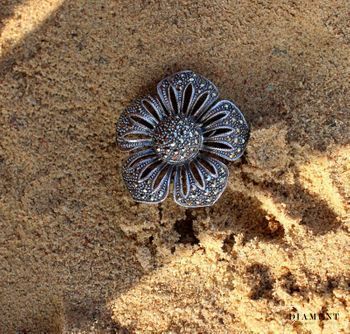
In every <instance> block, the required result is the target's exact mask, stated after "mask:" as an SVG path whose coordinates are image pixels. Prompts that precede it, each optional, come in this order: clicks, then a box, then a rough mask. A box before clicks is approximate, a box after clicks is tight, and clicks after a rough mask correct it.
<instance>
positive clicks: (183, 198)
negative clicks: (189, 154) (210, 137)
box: [174, 157, 229, 208]
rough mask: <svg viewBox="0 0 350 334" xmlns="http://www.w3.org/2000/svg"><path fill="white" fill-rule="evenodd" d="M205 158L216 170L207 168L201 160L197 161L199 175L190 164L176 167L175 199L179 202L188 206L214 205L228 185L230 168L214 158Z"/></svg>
mask: <svg viewBox="0 0 350 334" xmlns="http://www.w3.org/2000/svg"><path fill="white" fill-rule="evenodd" d="M205 160H206V162H207V163H209V164H210V165H211V166H212V169H213V170H214V171H215V172H211V171H210V170H209V169H207V168H205V166H204V165H203V164H202V163H200V160H197V161H196V162H195V166H196V168H197V176H196V175H194V172H193V170H192V168H191V166H190V165H189V164H186V165H183V166H178V167H177V168H176V171H175V181H174V200H175V202H176V203H177V204H179V205H181V206H184V207H188V208H195V207H204V206H210V205H213V204H214V203H215V202H216V201H217V200H218V199H219V198H220V196H221V194H222V193H223V191H224V190H225V188H226V185H227V179H228V175H229V172H228V169H227V167H226V166H225V165H224V164H223V163H222V162H220V161H219V160H216V159H214V158H210V157H206V158H205ZM198 177H199V178H201V179H202V181H199V180H198ZM201 182H202V184H201Z"/></svg>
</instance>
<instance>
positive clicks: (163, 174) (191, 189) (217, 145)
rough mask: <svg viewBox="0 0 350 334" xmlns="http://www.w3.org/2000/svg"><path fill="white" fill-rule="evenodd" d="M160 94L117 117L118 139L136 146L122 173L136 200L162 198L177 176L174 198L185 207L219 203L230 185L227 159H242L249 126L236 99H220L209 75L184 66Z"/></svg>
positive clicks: (160, 85) (128, 146)
mask: <svg viewBox="0 0 350 334" xmlns="http://www.w3.org/2000/svg"><path fill="white" fill-rule="evenodd" d="M157 92H158V96H147V97H144V98H141V99H139V100H136V101H135V102H134V103H133V104H132V105H130V106H129V107H128V108H126V110H125V111H124V112H123V113H122V114H121V116H120V118H119V120H118V122H117V143H118V145H119V147H120V148H121V149H123V150H130V151H135V153H134V154H133V155H131V156H130V157H129V158H128V159H127V160H126V162H125V164H124V166H123V169H122V174H123V179H124V181H125V184H126V186H127V188H128V189H129V191H130V193H131V195H132V197H133V199H134V200H135V201H138V202H144V203H159V202H162V201H163V200H164V199H165V198H166V197H167V195H168V193H169V188H170V183H171V180H172V179H173V178H174V187H173V191H174V200H175V202H176V203H177V204H179V205H181V206H184V207H202V206H209V205H212V204H214V203H215V202H216V201H217V200H218V199H219V197H220V196H221V194H222V193H223V191H224V190H225V187H226V185H227V179H228V175H229V172H228V168H227V167H226V165H225V164H224V163H223V162H222V160H223V159H225V160H228V161H234V160H237V159H238V158H240V157H241V156H242V154H243V152H244V150H245V147H246V145H247V140H248V138H249V126H248V124H247V122H246V120H245V119H244V116H243V114H242V113H241V112H240V110H239V109H238V108H237V107H236V106H235V104H234V103H233V102H232V101H229V100H218V89H217V88H216V86H215V85H214V84H213V83H211V82H210V81H209V80H207V79H206V78H204V77H202V76H200V75H198V74H196V73H193V72H192V71H182V72H178V73H175V74H174V75H171V76H170V77H167V78H165V79H163V80H162V81H160V82H159V83H158V86H157Z"/></svg>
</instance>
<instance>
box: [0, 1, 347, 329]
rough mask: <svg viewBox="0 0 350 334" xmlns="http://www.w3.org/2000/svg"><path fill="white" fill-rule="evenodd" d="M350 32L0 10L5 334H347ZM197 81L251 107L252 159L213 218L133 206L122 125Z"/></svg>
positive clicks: (302, 20)
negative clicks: (168, 82)
mask: <svg viewBox="0 0 350 334" xmlns="http://www.w3.org/2000/svg"><path fill="white" fill-rule="evenodd" d="M349 15H350V3H349V1H347V0H338V1H309V0H304V1H229V0H210V1H207V0H203V1H185V0H182V1H140V0H138V1H130V0H129V1H121V0H120V1H107V0H106V1H104V0H101V1H81V0H75V1H73V0H72V1H70V0H66V1H63V0H41V1H39V0H27V1H21V0H16V1H13V0H0V22H1V23H0V32H1V36H0V52H1V58H0V111H1V114H0V333H1V334H3V333H5V334H8V333H10V334H12V333H17V334H29V333H61V332H63V331H64V332H66V333H124V334H125V333H218V334H220V333H233V334H235V333H349V332H350V327H349V315H350V300H349V289H350V251H349V247H350V237H349V226H350V222H349V201H350V182H349V180H350V116H349V114H350V109H349V106H350V90H349V87H350V83H349V77H350V60H349V58H350V26H349V19H350V18H349ZM182 69H192V70H194V71H196V72H198V73H200V74H202V75H204V76H205V77H207V78H209V79H210V80H212V81H213V82H215V83H216V84H217V86H218V87H219V89H220V93H221V97H227V98H232V99H233V100H234V101H236V102H237V104H238V105H239V106H240V108H241V109H242V111H243V112H244V114H245V116H246V118H247V120H248V121H249V122H250V125H251V128H252V133H251V140H250V142H249V144H248V149H247V152H246V155H245V156H244V157H243V158H242V159H241V161H239V162H237V163H234V164H231V165H230V173H231V176H230V185H229V189H227V190H226V192H225V193H224V195H223V196H222V197H221V199H220V200H219V201H218V202H217V204H216V205H215V206H213V207H211V208H207V209H195V210H185V209H183V208H179V207H177V206H175V205H174V204H173V202H172V200H171V199H169V200H167V201H166V202H164V203H163V204H161V205H158V206H147V205H141V204H137V203H134V202H133V201H132V200H131V198H130V197H129V195H128V194H127V192H126V190H125V188H124V185H123V183H122V180H121V176H120V166H121V162H122V159H123V158H125V157H126V155H125V154H122V153H120V152H119V151H118V150H117V148H116V146H115V132H114V131H115V128H114V124H115V121H116V120H117V118H118V116H119V115H120V113H121V111H122V110H123V108H124V107H126V106H127V105H128V103H129V102H130V101H131V100H132V99H133V98H135V97H138V96H140V95H143V94H148V93H154V91H155V85H156V83H157V82H158V81H159V80H160V79H162V78H163V77H164V76H166V75H169V74H172V73H173V72H176V71H179V70H182ZM297 311H298V312H306V313H310V312H311V313H317V312H339V320H338V321H296V322H294V323H293V322H291V321H290V320H289V314H290V313H291V312H297Z"/></svg>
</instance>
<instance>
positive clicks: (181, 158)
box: [153, 115, 203, 164]
mask: <svg viewBox="0 0 350 334" xmlns="http://www.w3.org/2000/svg"><path fill="white" fill-rule="evenodd" d="M153 140H154V146H155V150H156V152H157V154H158V155H159V157H160V158H161V159H163V160H164V161H166V162H168V163H170V164H182V163H184V162H186V161H187V160H190V159H193V158H194V157H195V156H196V155H197V154H198V153H199V151H200V149H201V147H202V143H203V136H202V133H201V130H200V128H199V126H198V125H197V124H196V123H195V122H194V121H193V119H192V118H191V117H185V116H180V115H176V116H168V117H166V118H165V119H163V120H162V121H161V122H160V123H159V124H158V126H157V127H156V128H155V130H154V135H153Z"/></svg>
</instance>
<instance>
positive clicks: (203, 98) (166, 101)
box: [157, 71, 219, 119]
mask: <svg viewBox="0 0 350 334" xmlns="http://www.w3.org/2000/svg"><path fill="white" fill-rule="evenodd" d="M157 91H158V95H159V97H160V99H161V101H162V103H163V105H164V106H165V108H166V110H167V111H168V113H171V114H183V115H191V116H193V117H194V118H195V119H197V118H199V117H200V116H201V115H202V114H203V113H204V112H205V111H206V110H208V108H209V107H210V106H211V105H212V104H213V103H214V102H215V101H216V100H217V99H218V96H219V91H218V89H217V88H216V86H215V85H214V84H213V83H212V82H211V81H209V80H208V79H206V78H204V77H202V76H200V75H198V74H196V73H193V72H192V71H182V72H178V73H176V74H174V75H171V76H169V77H167V78H165V79H163V80H162V81H160V82H159V84H158V86H157Z"/></svg>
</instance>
